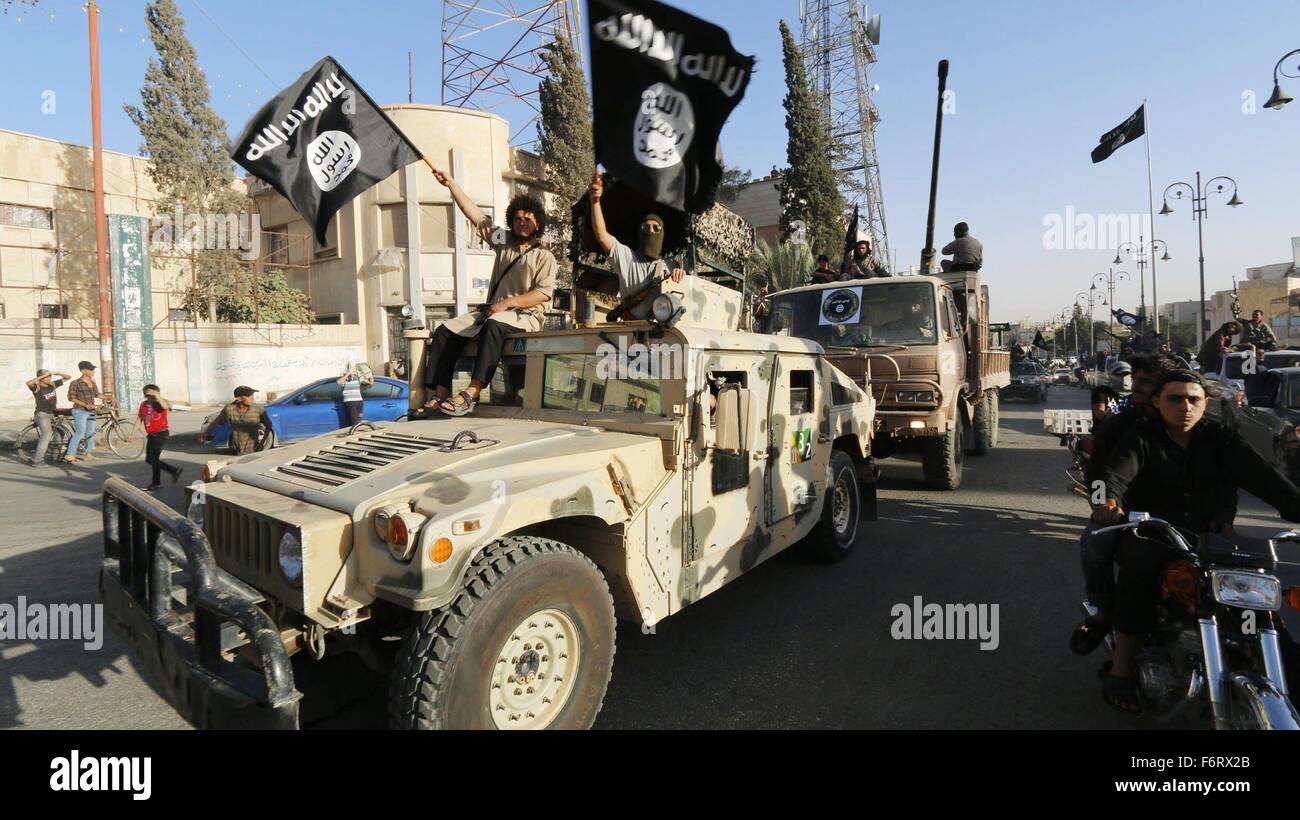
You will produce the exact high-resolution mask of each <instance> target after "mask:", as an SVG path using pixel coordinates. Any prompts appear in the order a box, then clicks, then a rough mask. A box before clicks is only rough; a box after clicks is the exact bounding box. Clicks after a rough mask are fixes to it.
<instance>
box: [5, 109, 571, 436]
mask: <svg viewBox="0 0 1300 820" xmlns="http://www.w3.org/2000/svg"><path fill="white" fill-rule="evenodd" d="M385 109H386V110H387V111H388V112H389V114H390V116H392V117H393V120H394V121H395V122H396V123H397V125H398V127H399V128H401V129H402V130H403V131H404V132H405V133H406V134H407V136H408V137H410V139H411V141H412V142H413V143H414V144H415V145H416V146H417V147H418V148H419V149H420V150H421V152H422V153H423V154H424V155H425V156H427V157H429V158H430V159H431V160H432V161H433V162H434V163H436V164H438V165H439V166H440V167H441V168H444V169H448V170H451V171H452V172H453V174H454V175H455V176H456V178H457V179H458V180H459V181H460V183H461V185H462V187H464V189H465V190H466V192H467V193H468V194H469V195H470V196H471V197H473V198H474V200H475V202H477V203H478V204H479V205H480V207H482V208H483V209H484V211H485V212H487V213H489V214H491V215H493V216H494V217H497V216H502V215H503V214H504V211H505V206H506V203H507V202H508V201H509V199H510V197H511V196H512V195H514V194H515V193H518V192H521V191H528V192H531V193H538V192H540V191H542V188H543V183H542V179H543V177H544V170H543V168H542V163H541V162H540V160H539V159H538V158H537V157H536V156H534V155H531V154H528V153H526V152H522V151H518V150H515V149H513V148H511V146H510V145H509V140H508V136H509V133H510V132H509V125H508V124H507V123H506V121H505V120H503V119H502V118H500V117H498V116H496V115H493V114H488V113H484V112H479V111H469V110H464V109H459V108H444V107H441V106H430V105H392V106H385ZM104 164H105V171H104V182H105V189H106V197H105V200H106V203H105V204H106V211H107V213H108V214H109V215H110V222H111V221H112V219H113V217H115V216H119V217H139V218H143V219H144V220H148V219H150V218H151V217H153V216H154V215H155V213H156V212H157V211H158V210H160V208H159V207H158V206H157V199H158V192H157V190H156V189H155V188H154V186H153V183H152V180H151V179H150V178H149V176H148V173H147V167H148V161H147V160H146V159H145V158H143V157H138V156H132V155H130V154H123V153H118V152H113V151H105V152H104ZM238 184H239V185H240V186H241V189H243V188H244V186H247V192H248V194H249V195H250V197H251V201H252V203H253V204H252V209H251V211H250V213H249V214H246V215H244V216H246V217H248V225H249V226H250V228H249V230H248V232H247V233H248V236H246V237H245V240H244V241H245V245H246V246H251V248H252V250H251V251H249V252H247V253H245V254H243V255H244V257H245V258H246V264H248V265H251V266H252V267H253V268H254V269H255V270H257V271H259V272H263V271H266V270H268V269H272V268H274V269H278V270H280V271H281V272H282V273H283V274H284V275H285V277H286V279H287V280H288V281H289V282H290V284H292V285H294V286H295V287H297V288H299V289H301V290H303V291H304V292H306V293H307V294H308V295H309V301H310V307H311V310H312V312H313V314H314V316H315V319H316V324H313V325H310V326H293V325H266V324H264V323H261V324H249V325H240V324H223V323H217V322H210V321H204V318H205V317H195V316H190V315H189V314H188V313H187V312H185V311H182V310H180V309H179V306H180V304H181V298H182V296H183V295H184V294H185V293H186V291H187V290H188V289H190V288H191V287H192V284H193V282H194V272H193V268H192V266H191V264H190V263H189V259H188V257H187V256H186V255H185V254H184V253H181V252H175V251H173V250H172V249H171V248H167V249H164V250H163V252H159V250H158V249H157V248H147V249H146V251H147V253H146V257H147V262H146V264H145V267H146V268H147V270H148V273H147V280H148V282H149V298H148V299H147V302H148V307H149V308H151V310H150V311H148V312H147V313H151V314H152V319H151V325H152V326H151V327H149V328H147V330H148V331H149V332H148V333H147V334H145V335H147V336H149V337H150V338H151V342H150V344H151V348H150V349H151V351H152V352H151V354H149V356H148V358H149V360H150V364H151V367H150V369H149V372H152V373H154V374H156V375H155V376H154V377H153V378H154V379H155V380H157V381H158V383H159V384H160V386H162V387H163V389H164V392H165V394H166V395H168V396H170V397H172V398H174V399H177V400H179V401H182V402H186V401H188V402H190V403H207V402H214V401H221V400H227V399H228V398H229V395H230V389H231V388H232V387H233V386H234V385H235V384H241V383H242V384H249V385H252V386H253V387H256V388H258V389H260V390H262V391H264V392H266V393H271V392H276V391H281V390H288V389H291V388H293V387H296V386H299V385H301V384H303V383H305V382H308V381H311V380H312V379H314V378H320V377H323V376H326V375H331V374H334V373H338V372H341V371H342V370H343V369H344V368H345V367H346V366H347V364H348V363H349V362H354V361H358V360H365V361H367V362H368V363H369V364H370V365H371V367H373V368H374V369H375V371H376V372H385V370H386V365H387V364H388V362H389V361H390V359H392V358H394V357H401V356H403V355H404V346H403V345H402V342H401V339H400V335H399V331H400V323H401V319H402V311H403V307H404V306H407V305H411V304H414V305H417V306H419V308H418V309H421V310H423V311H424V312H425V313H426V316H427V317H428V319H429V321H430V326H433V325H436V324H437V322H438V321H440V320H441V319H444V318H447V317H449V316H452V315H454V314H455V313H457V312H460V311H463V310H464V309H466V307H467V306H468V305H470V304H473V303H475V301H476V300H482V299H484V298H485V297H486V288H487V285H488V278H489V276H490V274H491V269H492V261H493V255H492V252H491V251H490V250H489V249H487V248H486V247H485V246H484V245H483V244H482V243H481V242H480V241H479V240H478V238H477V237H476V236H474V235H472V234H471V232H470V231H469V226H468V224H467V223H466V220H465V219H464V218H463V216H461V214H460V212H459V211H458V210H457V209H456V208H455V207H454V205H453V204H452V202H451V198H450V196H449V194H448V191H447V189H445V188H443V187H442V186H441V185H439V184H438V183H437V182H436V181H435V180H434V179H433V175H432V173H431V172H430V171H429V169H428V167H427V166H425V165H423V164H415V165H411V166H409V167H408V168H406V169H404V170H403V171H399V172H397V173H395V174H394V175H393V176H392V177H390V178H389V179H387V180H385V181H383V182H382V183H380V184H379V185H377V186H375V187H374V188H372V189H371V190H370V191H367V192H366V193H365V194H363V195H362V196H360V197H358V198H356V199H355V200H353V201H352V202H351V203H349V204H348V205H347V206H345V207H344V208H343V209H342V210H341V211H339V213H338V216H337V217H336V218H335V219H334V220H333V221H332V222H331V224H330V226H329V228H328V240H327V243H326V244H325V245H323V246H320V247H317V246H316V242H315V239H314V238H313V237H312V235H311V231H310V229H309V228H308V226H307V224H306V222H305V221H304V220H303V219H302V218H301V217H299V216H298V214H297V213H295V212H294V211H293V210H292V208H290V207H289V204H288V202H287V201H286V200H284V199H283V198H282V197H280V196H279V195H278V194H277V193H275V192H274V191H273V190H271V189H270V188H269V187H268V186H266V185H264V184H262V183H261V182H260V181H258V180H256V179H250V180H247V181H244V180H240V181H239V182H238ZM554 205H555V203H548V208H550V207H554ZM93 211H94V203H93V192H92V182H91V152H90V149H89V148H88V147H87V146H82V145H73V144H70V143H63V142H58V141H56V140H50V139H46V138H43V137H37V136H31V135H27V134H21V133H17V132H13V131H3V130H0V384H3V385H7V386H8V387H7V388H6V389H4V390H0V417H13V416H22V415H26V414H30V412H31V397H30V395H28V394H27V391H26V390H25V389H23V387H22V383H23V382H25V381H26V380H27V379H29V378H31V377H32V376H33V375H34V373H35V370H36V368H38V367H46V368H49V369H51V370H56V371H64V372H69V373H74V374H75V371H76V362H77V361H79V360H80V359H89V360H91V361H94V362H98V361H99V322H98V299H99V283H98V273H97V270H96V265H95V230H94V219H93ZM145 224H148V223H147V222H146V223H145ZM412 282H418V285H417V286H416V288H415V289H414V292H413V288H412V286H411V283H412ZM147 313H146V315H147ZM119 358H120V359H127V361H125V362H123V361H119V362H118V364H119V368H118V370H119V379H120V380H124V379H125V377H124V376H123V375H122V369H123V368H124V367H126V366H127V365H130V366H132V367H135V366H136V365H137V364H138V363H137V362H135V361H134V357H119ZM137 369H138V368H137ZM141 372H143V371H141ZM227 382H230V384H227Z"/></svg>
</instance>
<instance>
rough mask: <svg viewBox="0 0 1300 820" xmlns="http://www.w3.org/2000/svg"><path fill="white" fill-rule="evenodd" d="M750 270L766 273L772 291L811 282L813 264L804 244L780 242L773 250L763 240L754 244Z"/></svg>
mask: <svg viewBox="0 0 1300 820" xmlns="http://www.w3.org/2000/svg"><path fill="white" fill-rule="evenodd" d="M751 262H752V263H753V264H752V266H751V270H752V271H753V272H755V273H766V275H767V279H768V282H769V285H768V287H769V289H770V290H772V291H778V290H786V289H788V288H797V287H799V286H800V285H806V284H808V283H809V282H810V281H811V274H812V271H813V268H814V267H815V263H814V262H813V255H812V249H811V248H809V246H808V245H807V244H806V243H802V242H800V243H795V242H781V243H779V244H778V245H777V246H776V247H775V248H773V247H772V246H771V245H769V244H767V243H766V242H764V241H763V240H761V239H760V240H759V241H758V242H756V243H755V244H754V255H753V257H751Z"/></svg>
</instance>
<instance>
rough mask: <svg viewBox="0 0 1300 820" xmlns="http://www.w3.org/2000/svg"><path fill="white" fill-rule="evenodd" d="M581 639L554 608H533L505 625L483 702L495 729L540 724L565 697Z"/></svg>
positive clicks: (559, 707) (575, 668)
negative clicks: (507, 632) (512, 625)
mask: <svg viewBox="0 0 1300 820" xmlns="http://www.w3.org/2000/svg"><path fill="white" fill-rule="evenodd" d="M581 650H582V644H581V642H580V640H579V638H578V630H577V627H575V626H574V625H573V620H572V619H571V618H569V616H568V615H565V614H564V613H563V612H560V611H559V610H557V609H543V610H539V611H538V612H534V613H533V614H532V615H529V616H528V617H527V618H524V619H523V620H522V621H520V622H519V624H518V625H517V626H515V628H514V629H512V630H511V631H510V636H509V637H507V638H506V642H505V644H504V645H503V646H502V647H501V651H500V652H498V653H497V662H496V668H495V669H494V670H493V673H492V683H491V689H490V690H489V692H488V706H489V708H490V709H491V711H492V722H493V723H495V724H496V727H497V728H498V729H545V728H546V727H547V726H549V725H550V724H551V722H552V721H554V720H555V717H556V716H557V715H558V714H559V713H560V711H561V710H563V709H564V705H565V704H566V703H568V701H569V696H570V695H571V694H572V693H573V689H574V686H575V685H576V683H577V678H578V663H579V661H581V659H582V658H581Z"/></svg>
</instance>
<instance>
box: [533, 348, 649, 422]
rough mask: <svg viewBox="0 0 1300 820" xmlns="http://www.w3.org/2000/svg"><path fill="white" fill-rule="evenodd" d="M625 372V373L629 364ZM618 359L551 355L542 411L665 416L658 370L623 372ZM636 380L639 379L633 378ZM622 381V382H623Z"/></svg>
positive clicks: (547, 367) (543, 377)
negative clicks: (545, 409)
mask: <svg viewBox="0 0 1300 820" xmlns="http://www.w3.org/2000/svg"><path fill="white" fill-rule="evenodd" d="M623 364H624V365H625V366H624V367H623V368H622V370H624V371H626V370H628V368H627V367H626V365H627V362H626V361H625V362H624V363H623ZM619 365H620V363H619V361H618V359H617V357H615V356H607V357H602V356H599V355H597V354H593V353H557V354H552V355H548V356H547V357H546V360H545V368H546V369H545V371H544V373H543V376H542V407H543V408H548V409H552V410H577V411H579V412H592V413H596V412H601V413H609V412H625V413H626V412H630V413H649V414H651V415H656V416H661V415H663V406H662V402H661V401H660V396H661V394H662V381H661V379H660V378H658V375H659V374H658V373H657V372H656V370H655V369H649V368H643V369H647V370H648V372H646V373H641V372H637V371H638V368H637V367H636V364H635V362H633V368H632V369H631V372H620V366H619ZM633 376H635V377H636V378H633ZM620 377H621V378H620Z"/></svg>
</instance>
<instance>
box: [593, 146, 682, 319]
mask: <svg viewBox="0 0 1300 820" xmlns="http://www.w3.org/2000/svg"><path fill="white" fill-rule="evenodd" d="M604 193H605V183H604V181H603V180H602V179H601V178H600V172H599V171H596V172H595V173H594V174H592V175H591V186H590V187H589V188H587V201H588V202H590V203H591V229H592V233H594V234H595V235H596V243H597V244H598V245H600V249H601V251H603V252H604V253H606V254H608V255H609V266H610V269H611V270H613V271H614V273H615V274H616V275H617V276H618V295H619V298H622V299H627V298H628V297H629V296H632V295H633V294H635V293H637V292H638V291H640V298H639V299H638V300H637V302H636V304H637V307H634V308H632V309H631V310H630V311H629V312H630V313H631V315H632V316H633V317H635V318H638V319H643V318H645V316H646V315H648V314H649V309H650V302H651V300H650V299H647V298H646V297H647V296H649V295H650V293H651V292H652V291H653V290H654V288H653V287H649V288H647V287H645V286H646V285H647V283H649V282H650V281H651V280H652V279H655V278H658V277H661V276H663V275H664V274H665V273H668V274H670V275H671V276H672V279H673V281H674V282H680V281H682V277H684V276H686V271H685V269H683V268H682V266H681V264H680V263H679V262H678V261H677V260H675V259H663V258H661V255H662V253H663V248H664V221H663V220H662V219H660V218H659V217H658V216H657V215H655V214H646V215H645V216H643V217H642V218H641V227H640V243H639V247H638V248H636V249H633V248H629V247H628V246H627V245H624V244H623V243H622V242H619V241H618V238H617V237H616V236H614V235H613V234H612V233H610V232H609V231H608V230H607V229H606V228H605V212H604V210H602V209H601V206H600V198H601V196H602V195H603V194H604Z"/></svg>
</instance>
